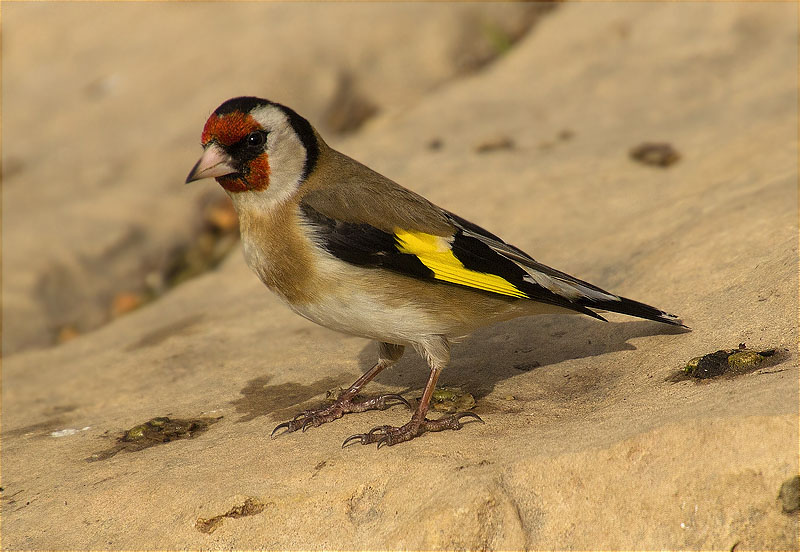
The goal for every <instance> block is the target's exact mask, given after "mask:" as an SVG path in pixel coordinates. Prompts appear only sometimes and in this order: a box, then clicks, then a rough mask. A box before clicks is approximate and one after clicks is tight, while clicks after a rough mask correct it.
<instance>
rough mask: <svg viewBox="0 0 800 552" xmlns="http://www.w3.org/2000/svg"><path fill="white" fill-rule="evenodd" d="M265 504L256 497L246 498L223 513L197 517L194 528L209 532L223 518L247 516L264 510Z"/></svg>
mask: <svg viewBox="0 0 800 552" xmlns="http://www.w3.org/2000/svg"><path fill="white" fill-rule="evenodd" d="M266 507H267V505H266V504H264V503H263V502H261V501H260V500H258V499H257V498H252V497H251V498H248V499H247V500H245V501H244V502H243V503H242V504H240V505H238V506H234V507H233V508H231V509H230V510H228V511H227V512H225V513H224V514H220V515H218V516H214V517H210V518H197V521H196V522H195V524H194V527H195V529H197V530H198V531H200V532H201V533H206V534H211V533H213V532H214V531H216V530H217V529H219V527H220V526H221V525H222V521H223V520H224V519H225V518H232V519H236V518H241V517H247V516H254V515H256V514H260V513H261V512H263V511H264V508H266Z"/></svg>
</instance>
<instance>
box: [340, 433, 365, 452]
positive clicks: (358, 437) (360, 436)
mask: <svg viewBox="0 0 800 552" xmlns="http://www.w3.org/2000/svg"><path fill="white" fill-rule="evenodd" d="M350 441H361V444H362V445H363V444H364V434H363V433H357V434H355V435H351V436H350V437H348V438H347V439H345V440H344V442H343V443H342V448H344V447H346V446H347V445H349V444H350Z"/></svg>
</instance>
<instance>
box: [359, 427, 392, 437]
mask: <svg viewBox="0 0 800 552" xmlns="http://www.w3.org/2000/svg"><path fill="white" fill-rule="evenodd" d="M390 427H392V426H388V425H379V426H375V427H373V428H372V429H370V430H369V431H367V432H366V433H365V435H372V434H374V433H375V432H376V431H386V429H387V428H390Z"/></svg>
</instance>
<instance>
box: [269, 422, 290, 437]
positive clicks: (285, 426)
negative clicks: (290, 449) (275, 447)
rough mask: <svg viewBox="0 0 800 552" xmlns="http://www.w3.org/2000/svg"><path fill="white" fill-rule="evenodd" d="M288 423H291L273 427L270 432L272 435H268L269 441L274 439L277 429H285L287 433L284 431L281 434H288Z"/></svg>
mask: <svg viewBox="0 0 800 552" xmlns="http://www.w3.org/2000/svg"><path fill="white" fill-rule="evenodd" d="M290 423H291V422H283V423H282V424H278V425H276V426H275V429H273V430H272V433H270V434H269V438H270V439H273V438H274V437H275V433H276V432H277V431H278V430H279V429H286V430H287V431H284V432H283V433H289V431H288V429H289V424H290ZM283 433H281V434H280V435H283Z"/></svg>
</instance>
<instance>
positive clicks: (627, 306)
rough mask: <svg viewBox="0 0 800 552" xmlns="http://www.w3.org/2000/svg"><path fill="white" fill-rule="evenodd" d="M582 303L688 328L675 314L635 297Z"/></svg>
mask: <svg viewBox="0 0 800 552" xmlns="http://www.w3.org/2000/svg"><path fill="white" fill-rule="evenodd" d="M582 305H583V306H585V307H588V308H591V309H599V310H602V311H611V312H618V313H620V314H627V315H629V316H636V317H639V318H644V319H646V320H654V321H656V322H663V323H664V324H670V325H672V326H680V327H682V328H687V329H688V326H686V325H684V324H683V323H682V322H681V320H680V318H678V317H677V316H675V315H674V314H670V313H668V312H664V311H662V310H661V309H657V308H655V307H651V306H650V305H646V304H645V303H640V302H639V301H634V300H633V299H628V298H626V297H620V298H619V301H615V300H605V301H598V300H587V301H585V302H583V303H582Z"/></svg>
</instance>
